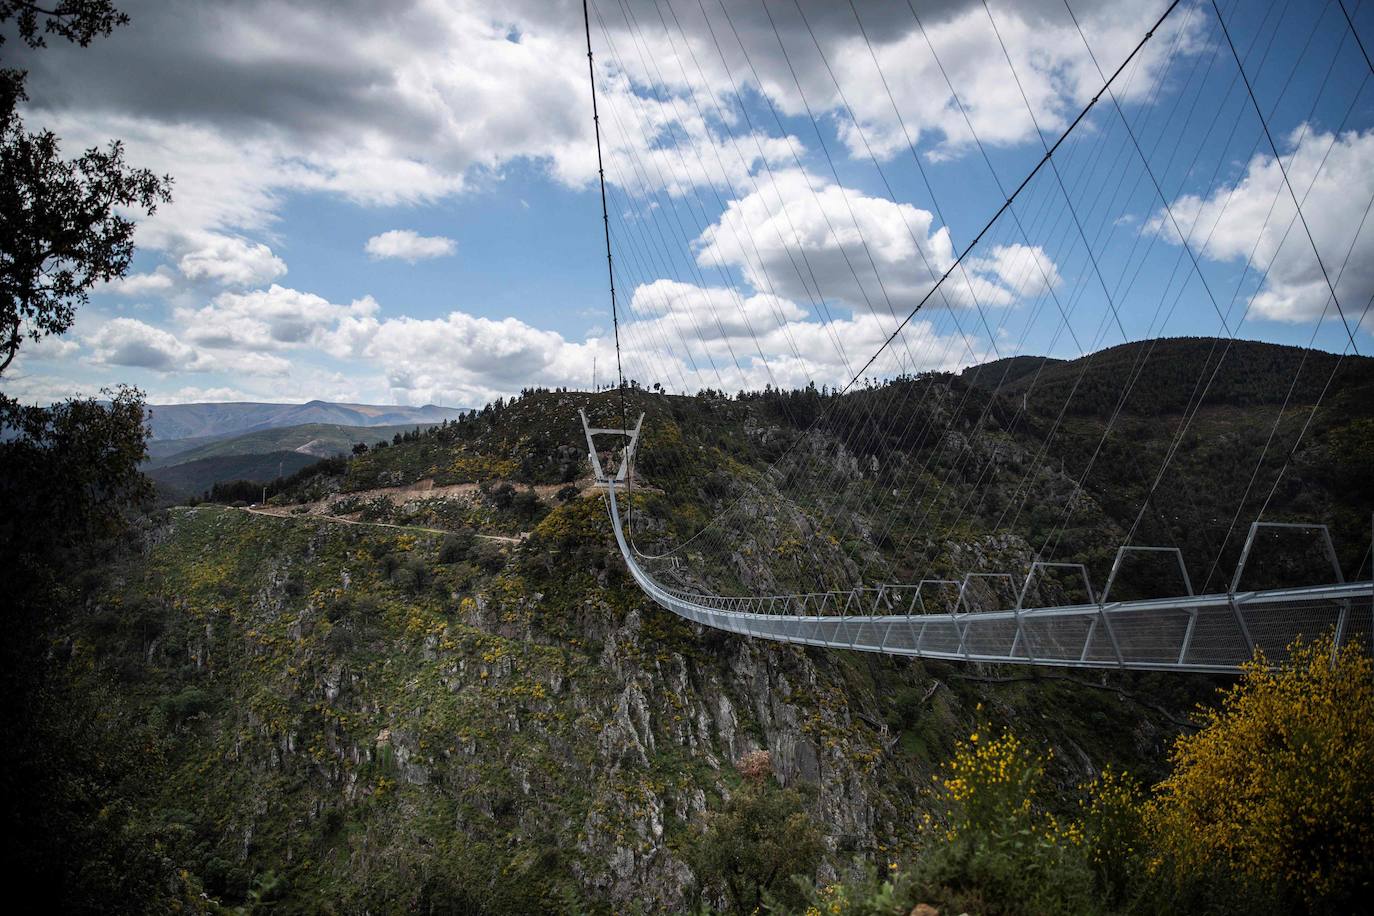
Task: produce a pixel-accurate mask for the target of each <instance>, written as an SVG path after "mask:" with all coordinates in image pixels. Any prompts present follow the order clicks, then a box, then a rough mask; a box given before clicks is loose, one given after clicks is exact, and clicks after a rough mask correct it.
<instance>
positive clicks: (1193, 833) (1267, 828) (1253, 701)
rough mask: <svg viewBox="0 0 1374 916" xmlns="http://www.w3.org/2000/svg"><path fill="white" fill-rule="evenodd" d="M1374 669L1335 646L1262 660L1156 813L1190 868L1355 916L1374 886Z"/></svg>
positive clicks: (1214, 720) (1179, 752)
mask: <svg viewBox="0 0 1374 916" xmlns="http://www.w3.org/2000/svg"><path fill="white" fill-rule="evenodd" d="M1371 710H1374V664H1371V661H1370V659H1369V657H1368V656H1367V655H1365V654H1363V652H1362V651H1361V650H1360V649H1359V648H1358V647H1350V646H1347V647H1345V648H1342V649H1341V650H1340V651H1339V652H1336V651H1333V648H1332V642H1331V640H1330V639H1324V640H1318V641H1316V642H1314V643H1311V644H1308V645H1303V644H1301V643H1299V644H1297V645H1295V646H1294V647H1293V648H1292V651H1291V655H1290V660H1289V662H1288V663H1287V664H1285V665H1284V666H1283V667H1282V668H1280V669H1278V670H1269V669H1268V667H1267V666H1266V663H1265V661H1264V658H1263V656H1262V655H1261V656H1259V657H1257V658H1256V660H1255V661H1254V662H1252V663H1250V664H1248V665H1247V666H1246V667H1245V671H1244V674H1243V676H1242V678H1241V680H1240V681H1239V682H1238V683H1237V684H1235V685H1234V686H1233V687H1231V688H1230V689H1229V690H1227V691H1226V692H1225V693H1224V694H1223V696H1222V703H1221V706H1220V707H1219V708H1216V709H1209V710H1204V712H1203V715H1204V717H1205V723H1206V724H1205V727H1204V728H1203V729H1202V730H1201V731H1199V732H1198V733H1197V734H1195V735H1191V736H1186V735H1185V736H1183V737H1180V738H1179V739H1178V741H1177V742H1175V744H1174V748H1173V751H1172V755H1171V756H1172V762H1173V773H1172V775H1170V776H1169V777H1168V778H1167V779H1165V780H1164V781H1163V782H1162V783H1160V785H1159V786H1158V787H1157V789H1158V793H1159V794H1158V797H1157V799H1156V800H1155V801H1154V802H1153V803H1152V804H1151V805H1150V806H1149V809H1148V812H1147V813H1148V816H1149V819H1150V821H1151V824H1152V827H1153V830H1154V832H1155V833H1156V834H1157V836H1158V840H1159V842H1160V844H1161V846H1162V848H1163V850H1164V852H1166V853H1167V854H1169V855H1171V856H1172V857H1173V858H1174V859H1176V860H1178V861H1179V862H1189V861H1215V862H1221V863H1225V864H1226V865H1228V866H1229V867H1230V868H1231V869H1233V870H1235V871H1237V872H1239V873H1241V874H1244V875H1247V876H1249V877H1250V878H1252V879H1254V880H1257V881H1260V882H1264V883H1272V884H1274V885H1276V886H1277V887H1278V888H1280V889H1281V891H1282V892H1283V893H1285V894H1286V895H1289V896H1291V898H1292V899H1293V902H1294V903H1295V904H1300V905H1303V906H1305V907H1307V908H1308V909H1331V910H1335V911H1347V910H1348V909H1349V908H1351V907H1354V906H1355V905H1356V903H1357V901H1358V900H1359V899H1364V898H1363V894H1366V893H1368V892H1369V888H1370V885H1371V882H1374V867H1372V866H1371V859H1370V850H1371V849H1374V718H1371V715H1370V712H1371Z"/></svg>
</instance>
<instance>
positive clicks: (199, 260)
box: [177, 233, 286, 286]
mask: <svg viewBox="0 0 1374 916" xmlns="http://www.w3.org/2000/svg"><path fill="white" fill-rule="evenodd" d="M177 267H178V268H179V269H180V270H181V272H182V273H183V274H185V275H186V276H187V277H188V278H189V279H191V280H208V281H211V282H214V283H220V284H223V285H225V286H256V285H257V284H259V283H266V282H267V281H269V280H275V279H276V278H277V277H280V276H281V275H282V274H284V273H286V263H285V262H284V261H282V259H281V258H279V257H277V256H276V255H274V254H273V253H272V249H271V248H268V247H267V246H266V245H263V244H262V243H260V242H250V241H248V240H247V239H243V238H238V237H235V236H226V235H213V234H208V233H207V234H205V235H204V236H202V237H201V238H199V239H198V240H197V244H196V246H195V247H193V248H191V249H190V250H189V251H187V252H186V253H185V254H183V255H182V256H181V259H180V260H179V261H178V262H177Z"/></svg>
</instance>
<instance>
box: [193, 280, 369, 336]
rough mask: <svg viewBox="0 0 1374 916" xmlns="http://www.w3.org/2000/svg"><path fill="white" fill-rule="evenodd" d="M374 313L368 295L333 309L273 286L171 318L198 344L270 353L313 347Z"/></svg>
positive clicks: (311, 295) (317, 299)
mask: <svg viewBox="0 0 1374 916" xmlns="http://www.w3.org/2000/svg"><path fill="white" fill-rule="evenodd" d="M376 311H377V303H376V301H375V300H373V299H372V298H371V297H364V298H362V299H358V300H355V301H354V302H352V303H350V304H348V305H336V304H334V303H332V302H330V301H329V300H327V299H325V298H323V297H321V296H317V295H315V294H314V293H305V292H301V291H300V290H295V289H289V288H287V287H283V286H278V285H277V284H275V283H273V284H272V285H271V286H270V287H268V288H267V289H260V290H252V291H250V292H244V293H236V292H223V293H220V294H219V295H218V296H216V297H215V299H214V301H213V302H211V304H209V305H207V306H204V307H202V308H199V309H178V310H177V312H176V317H177V319H178V320H179V321H180V322H181V323H182V324H183V325H185V326H186V334H187V336H188V337H189V338H190V339H191V340H192V341H194V342H196V343H198V344H201V345H202V346H207V347H216V348H233V349H257V350H276V349H286V348H291V347H302V346H307V345H319V344H320V343H321V342H322V341H323V340H324V338H325V335H326V334H327V333H328V332H330V331H331V330H332V329H333V328H334V326H335V325H336V324H337V323H338V322H339V321H340V320H342V319H344V318H350V317H361V316H367V315H372V314H373V313H375V312H376Z"/></svg>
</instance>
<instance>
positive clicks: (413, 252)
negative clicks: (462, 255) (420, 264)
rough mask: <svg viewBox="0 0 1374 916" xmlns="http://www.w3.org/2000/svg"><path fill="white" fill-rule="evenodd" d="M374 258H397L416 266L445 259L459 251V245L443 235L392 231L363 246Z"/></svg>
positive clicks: (411, 230)
mask: <svg viewBox="0 0 1374 916" xmlns="http://www.w3.org/2000/svg"><path fill="white" fill-rule="evenodd" d="M363 247H364V249H365V250H366V251H367V253H368V255H369V256H371V257H373V258H377V259H380V258H396V259H398V260H402V261H407V262H409V263H411V264H414V263H415V262H416V261H424V260H428V259H430V258H443V257H447V256H449V255H451V254H453V253H454V252H455V251H457V250H458V243H457V242H455V241H454V240H453V239H450V238H445V237H444V236H442V235H420V234H419V233H418V232H416V231H415V230H413V229H392V230H391V231H389V232H383V233H382V234H381V235H374V236H373V237H372V238H370V239H368V240H367V244H366V245H365V246H363Z"/></svg>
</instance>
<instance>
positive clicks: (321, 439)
mask: <svg viewBox="0 0 1374 916" xmlns="http://www.w3.org/2000/svg"><path fill="white" fill-rule="evenodd" d="M433 425H435V424H433V423H420V422H416V423H401V424H397V425H395V426H335V425H334V424H331V423H306V424H304V425H302V426H275V427H272V428H270V429H259V430H254V431H253V432H247V433H231V434H230V435H220V436H197V437H194V438H190V439H159V440H157V441H156V442H150V443H149V444H148V459H149V460H148V461H147V462H146V463H145V464H144V470H145V471H146V470H152V469H155V468H160V467H168V466H170V465H174V464H185V463H186V462H188V461H196V460H199V459H201V458H215V457H219V456H223V455H263V454H266V453H268V452H280V451H285V452H300V453H302V454H305V455H314V456H315V457H317V458H328V457H329V456H331V455H342V454H344V453H346V452H348V451H349V450H350V449H351V448H352V447H353V444H354V443H355V442H366V443H367V444H368V445H371V444H372V443H373V442H376V441H377V440H379V439H391V438H392V437H393V436H395V435H396V434H397V433H408V432H410V431H411V430H415V429H429V428H430V427H431V426H433Z"/></svg>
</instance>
